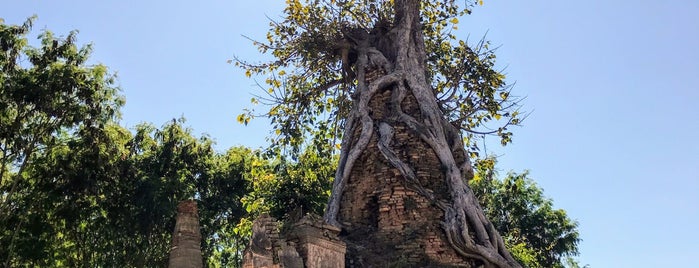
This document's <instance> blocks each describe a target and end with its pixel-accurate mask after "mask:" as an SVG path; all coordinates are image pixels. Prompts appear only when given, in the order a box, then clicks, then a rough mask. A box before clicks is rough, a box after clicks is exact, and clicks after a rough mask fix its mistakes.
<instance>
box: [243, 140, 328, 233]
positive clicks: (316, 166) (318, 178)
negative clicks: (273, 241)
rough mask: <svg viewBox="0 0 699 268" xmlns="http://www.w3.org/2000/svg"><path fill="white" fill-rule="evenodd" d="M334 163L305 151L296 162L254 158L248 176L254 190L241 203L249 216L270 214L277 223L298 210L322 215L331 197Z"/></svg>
mask: <svg viewBox="0 0 699 268" xmlns="http://www.w3.org/2000/svg"><path fill="white" fill-rule="evenodd" d="M336 166H337V159H333V158H325V157H320V156H319V155H318V154H317V153H316V152H315V151H314V150H306V151H304V152H303V153H302V154H301V155H300V156H299V159H298V161H293V160H290V159H288V158H285V157H282V156H277V157H275V158H273V159H270V160H265V159H263V158H257V159H255V160H254V161H253V170H252V172H251V175H252V179H253V181H252V182H251V183H252V185H253V187H252V191H250V192H249V193H248V194H247V195H246V196H245V198H244V199H243V202H244V203H245V205H246V209H247V210H248V212H250V213H251V216H257V215H259V214H260V213H270V214H271V215H272V216H273V217H275V218H277V219H282V218H285V217H287V215H288V214H289V213H291V212H294V211H295V210H297V209H301V211H302V212H303V213H315V214H318V215H322V213H323V210H324V208H325V203H326V202H327V200H328V197H329V196H330V188H331V184H332V180H333V177H334V175H335V167H336Z"/></svg>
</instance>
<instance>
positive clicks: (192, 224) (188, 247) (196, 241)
mask: <svg viewBox="0 0 699 268" xmlns="http://www.w3.org/2000/svg"><path fill="white" fill-rule="evenodd" d="M203 265H204V262H203V259H202V255H201V233H200V231H199V214H198V212H197V203H196V201H194V200H186V201H182V202H180V204H179V205H177V221H176V222H175V230H174V232H173V233H172V248H171V249H170V260H169V265H168V267H170V268H200V267H202V266H203Z"/></svg>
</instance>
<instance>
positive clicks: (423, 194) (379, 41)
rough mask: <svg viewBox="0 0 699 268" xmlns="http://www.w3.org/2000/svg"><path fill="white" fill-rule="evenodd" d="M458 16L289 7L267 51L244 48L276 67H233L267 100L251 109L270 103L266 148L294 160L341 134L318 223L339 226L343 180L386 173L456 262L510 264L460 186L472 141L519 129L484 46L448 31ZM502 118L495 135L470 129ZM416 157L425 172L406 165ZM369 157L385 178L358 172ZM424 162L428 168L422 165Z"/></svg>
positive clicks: (420, 10) (447, 10)
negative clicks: (420, 208) (433, 221)
mask: <svg viewBox="0 0 699 268" xmlns="http://www.w3.org/2000/svg"><path fill="white" fill-rule="evenodd" d="M468 12H470V10H469V9H468V8H460V7H459V6H458V5H457V3H456V2H455V1H449V0H447V1H419V0H389V1H339V0H338V1H334V0H331V1H320V0H316V1H306V2H305V3H303V4H302V3H301V2H300V1H294V0H290V1H287V7H286V9H285V17H284V20H283V21H281V22H276V21H273V22H272V23H271V29H270V32H269V33H268V35H267V38H268V40H267V42H257V41H256V42H255V44H257V45H258V47H259V48H260V49H261V50H262V51H263V52H267V51H271V53H272V55H273V56H275V57H276V60H274V61H272V62H267V63H259V64H257V63H249V62H243V61H237V64H239V65H241V66H243V67H244V68H246V74H248V75H252V74H267V75H268V78H267V79H266V83H267V84H268V85H269V86H270V87H269V89H268V93H269V94H268V96H267V97H260V98H256V99H253V102H257V101H259V99H261V100H263V101H267V102H268V104H271V105H272V106H271V108H270V110H269V111H267V112H266V113H264V115H266V116H269V117H271V119H272V123H273V124H274V126H275V128H276V131H277V133H278V134H279V135H278V139H275V140H273V148H277V149H278V148H291V150H290V152H291V153H292V154H293V153H296V152H298V148H301V147H304V146H311V147H322V146H318V145H319V144H327V143H332V139H334V138H335V137H342V142H341V146H340V148H341V149H340V160H339V164H338V169H337V173H336V176H335V180H334V184H333V190H332V193H331V196H330V199H329V203H328V206H327V209H326V212H325V215H324V219H325V220H326V221H327V222H328V223H330V224H333V225H336V226H340V227H343V226H344V227H347V226H346V225H344V224H343V223H342V222H343V220H346V219H342V218H341V217H346V215H344V216H343V215H341V214H342V212H341V204H342V203H343V202H348V201H347V200H345V199H343V198H345V196H346V191H347V190H348V189H347V185H348V182H352V181H354V182H355V183H356V182H357V181H360V180H382V179H385V177H387V176H388V177H390V176H391V175H390V173H392V172H393V171H395V173H397V174H398V175H397V176H398V177H400V178H401V183H402V184H404V185H405V186H407V188H409V189H410V190H411V191H414V192H416V193H418V194H419V195H420V198H422V199H425V200H427V201H428V202H429V203H430V204H431V206H433V207H434V208H436V209H439V210H441V215H442V217H443V218H442V219H440V220H439V222H440V223H441V227H442V230H443V237H444V239H445V240H446V241H448V243H449V244H450V245H451V248H452V250H453V251H455V252H456V253H458V254H459V255H460V256H461V257H462V258H463V259H464V260H465V261H464V264H469V263H470V264H471V265H478V263H481V264H485V265H486V266H495V267H519V264H518V263H516V261H514V259H513V258H512V257H511V255H510V254H509V252H508V251H507V249H506V248H505V243H504V241H503V239H502V238H501V236H500V234H499V233H498V232H497V231H496V229H495V228H494V226H493V225H492V223H491V222H490V221H489V220H488V219H487V217H486V216H485V214H484V213H483V210H482V209H481V207H480V206H479V204H478V200H477V199H476V197H475V196H474V194H473V191H472V190H471V189H470V188H469V187H468V184H467V181H468V180H470V179H471V178H472V177H473V169H472V167H471V161H470V160H469V159H470V156H471V154H470V153H469V152H467V148H472V149H475V148H474V146H475V143H474V142H473V138H474V137H475V136H476V135H481V134H498V135H499V136H500V137H501V138H502V142H503V143H504V144H506V143H507V142H509V141H510V136H511V133H510V132H508V131H507V129H506V127H507V125H509V124H517V123H518V121H519V118H518V117H517V116H518V113H517V110H516V103H513V101H512V99H511V98H510V97H509V88H508V87H506V86H505V84H504V82H503V78H504V76H503V75H501V74H500V73H498V72H497V71H495V70H493V60H494V56H493V54H492V53H491V51H490V50H488V48H487V42H481V43H479V45H477V46H476V48H471V47H470V46H469V45H468V44H466V43H465V42H463V41H458V42H457V41H455V36H454V35H453V34H451V29H453V28H455V27H456V26H455V25H454V24H456V23H457V22H458V17H459V16H461V15H463V14H465V13H468ZM449 26H451V27H449ZM252 116H254V114H253V113H247V114H243V115H241V116H239V120H240V121H243V122H247V121H248V120H249V119H250V118H251V117H252ZM503 118H504V120H502V121H501V122H502V123H501V125H500V126H499V127H498V128H497V129H496V130H491V131H489V130H482V129H481V128H483V127H488V126H487V125H488V124H487V123H488V121H491V120H493V119H495V120H500V119H503ZM338 129H343V131H342V133H339V132H340V131H338ZM460 130H463V131H464V132H461V131H460ZM462 133H464V134H465V136H462ZM307 137H311V138H310V139H306V138H307ZM406 147H414V148H412V149H415V148H419V149H418V150H422V151H419V152H415V151H410V150H411V148H406ZM472 153H475V152H472ZM416 154H425V155H426V158H427V159H435V162H436V163H428V162H423V163H419V161H417V162H416V160H415V159H412V158H411V156H415V155H416ZM360 158H361V160H360ZM379 158H380V159H379ZM377 159H378V160H377ZM374 160H376V161H379V160H380V161H381V163H385V165H386V167H387V169H388V170H389V171H385V172H386V173H374V174H367V173H365V172H364V173H363V172H362V170H367V169H368V168H371V165H373V163H367V162H368V161H374ZM381 163H379V164H377V165H382V164H381ZM434 164H437V166H438V168H436V169H435V168H432V167H428V166H426V165H434ZM376 170H385V169H381V168H378V169H376ZM435 181H436V183H437V185H435ZM358 205H359V204H358Z"/></svg>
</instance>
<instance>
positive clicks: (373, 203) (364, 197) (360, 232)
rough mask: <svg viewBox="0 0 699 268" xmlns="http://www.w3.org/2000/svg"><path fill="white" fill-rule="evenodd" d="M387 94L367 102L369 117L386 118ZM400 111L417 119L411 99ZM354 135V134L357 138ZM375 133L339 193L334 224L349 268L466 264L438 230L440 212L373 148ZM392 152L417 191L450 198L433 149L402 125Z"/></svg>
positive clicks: (440, 219) (417, 112) (416, 108)
mask: <svg viewBox="0 0 699 268" xmlns="http://www.w3.org/2000/svg"><path fill="white" fill-rule="evenodd" d="M390 95H391V91H390V90H386V91H384V92H383V93H381V94H377V95H376V96H375V97H374V98H373V99H372V101H371V103H370V107H371V109H372V110H371V113H370V114H371V117H372V119H374V120H375V122H376V121H378V120H385V119H384V115H386V114H387V113H388V110H387V109H388V107H386V105H385V103H387V99H388V98H389V97H390ZM402 109H403V111H404V112H405V113H408V114H412V115H413V116H417V117H418V118H417V119H418V120H421V118H419V109H418V107H417V104H416V101H415V99H414V98H413V97H412V96H407V97H406V99H405V100H404V102H403V104H402ZM358 134H359V133H355V135H354V136H355V137H358ZM376 139H377V137H376V135H374V136H372V137H371V141H370V142H369V145H368V146H367V148H366V150H364V152H363V153H362V155H361V156H360V158H359V159H358V160H357V162H355V165H354V167H353V169H352V171H351V175H350V178H349V180H348V182H347V187H346V189H345V192H344V193H343V195H342V200H341V203H340V213H339V216H338V220H339V221H340V222H341V223H342V224H343V225H345V227H346V230H347V233H346V234H345V235H343V236H342V238H343V240H344V241H345V242H346V243H347V245H348V248H347V265H348V266H349V267H366V266H374V267H382V266H404V267H415V266H418V267H419V266H456V265H458V266H464V265H466V266H468V265H470V264H471V263H469V262H468V261H465V260H464V259H463V258H462V257H460V255H458V254H457V253H456V252H455V251H454V250H453V249H452V248H451V247H450V245H449V243H448V241H447V240H446V236H445V235H444V233H443V230H442V229H441V226H440V222H441V221H442V220H443V218H444V217H443V212H442V210H441V209H439V208H437V207H436V206H434V205H433V204H431V203H430V201H429V200H427V199H426V198H424V197H422V196H421V195H420V194H418V193H417V192H415V191H413V190H411V188H410V185H407V184H406V181H405V179H404V178H403V177H402V175H401V174H400V172H399V171H398V170H397V169H395V168H393V167H392V166H391V165H390V164H389V163H388V162H387V161H386V160H385V158H384V157H383V156H382V155H381V153H380V151H379V150H378V148H377V145H376V144H377V140H376ZM391 146H392V148H393V150H394V151H395V152H396V154H397V155H398V156H399V157H400V158H401V159H403V161H406V162H407V163H408V164H409V165H410V166H411V167H413V169H414V171H415V174H416V175H417V177H418V178H419V181H420V184H421V186H422V187H424V188H426V189H428V190H429V191H431V192H432V193H433V194H434V195H435V196H436V197H437V198H439V199H441V200H443V201H447V202H448V201H449V199H450V196H449V192H448V189H447V188H446V187H447V184H446V182H445V179H444V176H443V175H442V174H443V172H442V170H441V164H440V162H439V160H438V159H437V156H436V155H435V153H434V152H433V151H432V149H431V148H430V147H429V146H427V145H426V144H425V143H423V142H422V141H421V140H420V139H419V137H417V136H416V135H414V134H413V133H410V130H408V129H407V127H405V126H402V125H398V126H397V127H396V128H395V137H394V139H393V141H392V144H391Z"/></svg>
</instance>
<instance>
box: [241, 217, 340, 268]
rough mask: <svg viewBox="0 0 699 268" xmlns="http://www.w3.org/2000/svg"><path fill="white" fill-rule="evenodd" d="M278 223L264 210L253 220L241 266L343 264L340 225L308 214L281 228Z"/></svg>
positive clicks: (312, 267)
mask: <svg viewBox="0 0 699 268" xmlns="http://www.w3.org/2000/svg"><path fill="white" fill-rule="evenodd" d="M280 228H281V227H280V223H279V222H277V221H276V220H275V219H274V218H272V217H271V216H269V215H267V214H263V215H262V216H260V217H258V218H257V219H256V220H255V221H254V222H253V227H252V238H251V239H250V245H249V246H248V248H247V249H246V250H245V253H244V255H243V268H262V267H264V268H282V267H286V268H303V267H308V268H321V267H339V268H342V267H344V264H345V243H343V242H342V241H340V239H339V238H338V237H337V235H338V233H339V232H340V229H337V228H335V227H333V226H331V225H328V224H325V223H324V222H323V220H322V219H320V217H317V216H314V215H307V216H305V217H304V218H302V219H301V220H299V221H297V222H295V223H291V224H290V225H289V226H287V227H286V228H284V229H285V230H284V231H283V232H282V231H280Z"/></svg>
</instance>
